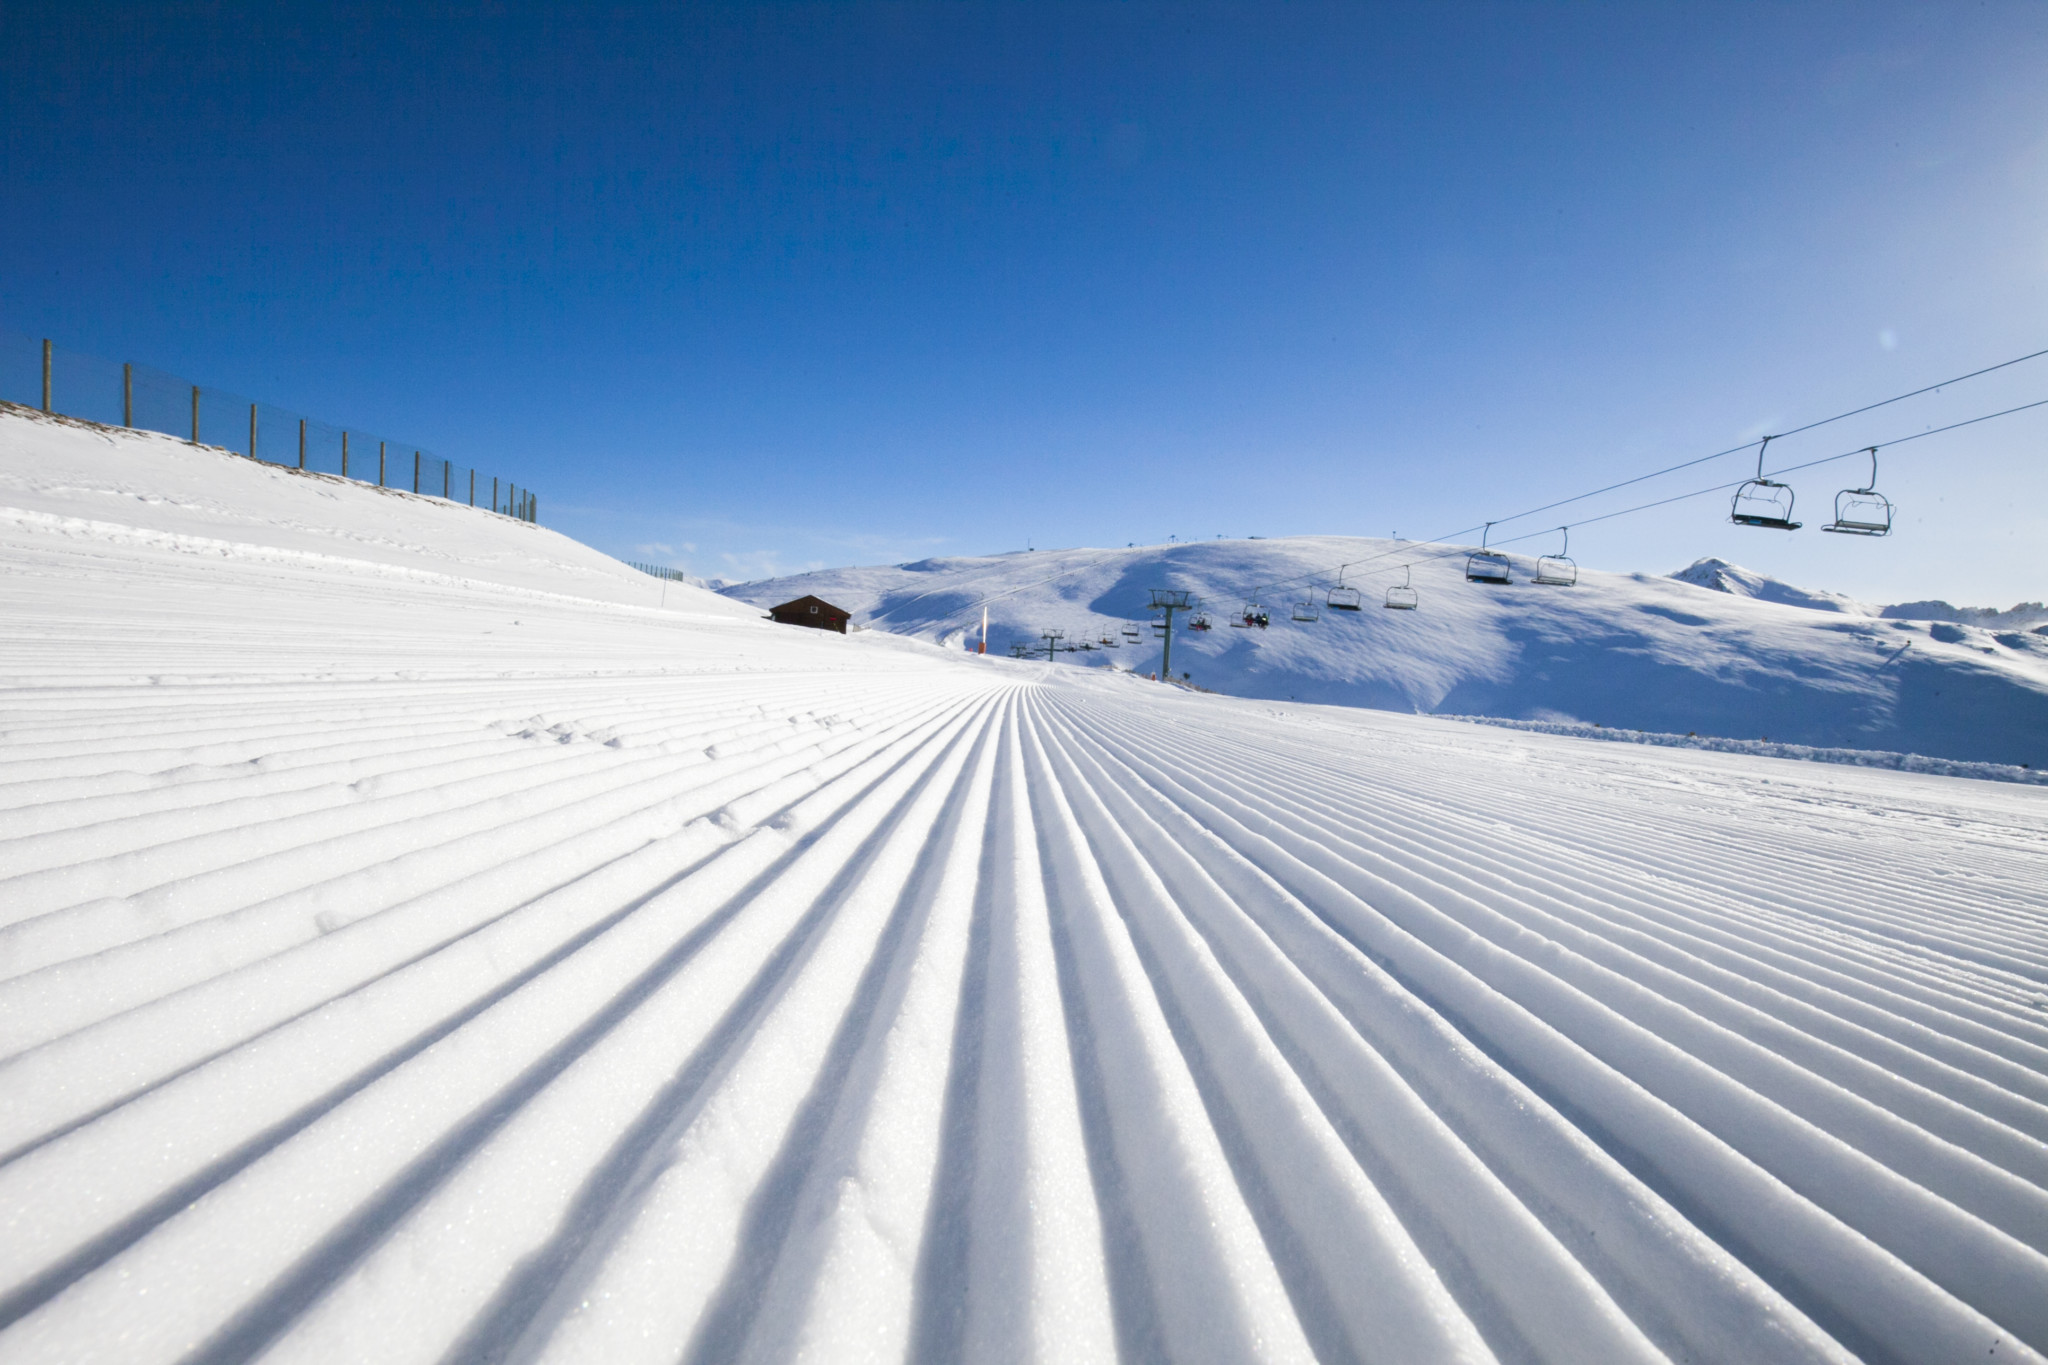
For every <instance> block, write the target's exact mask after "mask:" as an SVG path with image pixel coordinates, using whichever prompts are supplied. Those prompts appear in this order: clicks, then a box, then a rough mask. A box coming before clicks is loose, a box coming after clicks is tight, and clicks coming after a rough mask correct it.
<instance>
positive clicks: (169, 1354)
mask: <svg viewBox="0 0 2048 1365" xmlns="http://www.w3.org/2000/svg"><path fill="white" fill-rule="evenodd" d="M173 457H174V456H173V455H171V454H165V455H164V456H163V457H162V458H164V459H166V460H168V459H171V458H173ZM152 458H156V456H155V455H154V454H153V455H152ZM176 458H186V457H184V456H176ZM193 458H196V457H193ZM140 467H141V468H143V469H144V470H145V472H147V470H149V469H151V468H154V467H153V466H147V465H144V466H140ZM194 468H195V469H197V466H196V465H195V466H194ZM204 472H205V471H200V473H204ZM230 472H232V473H233V474H234V477H235V478H242V477H243V474H242V473H241V472H237V471H230ZM258 475H262V477H264V478H268V475H264V474H263V472H262V471H260V470H259V471H256V472H255V473H254V474H251V475H249V477H251V478H255V477H257V476H258ZM136 477H138V478H140V477H141V476H140V475H137V476H136ZM193 477H194V478H195V479H196V478H198V477H199V474H194V475H193ZM206 477H208V478H211V477H213V476H212V475H211V474H207V475H206ZM223 477H225V476H223ZM272 482H276V481H274V480H273V481H272ZM263 487H264V488H269V487H270V485H269V484H267V483H266V484H265V485H263ZM278 488H279V489H281V490H282V491H281V492H276V496H278V497H279V498H283V497H285V496H287V495H291V496H296V495H297V493H296V490H295V489H294V488H293V487H288V486H286V485H285V484H283V483H279V484H278ZM259 491H260V490H259ZM273 491H275V490H273ZM345 491H346V490H345ZM53 496H54V495H53ZM322 496H325V495H324V494H323V495H322ZM187 505H190V504H189V501H188V503H181V504H179V506H187ZM282 505H283V504H280V506H282ZM321 510H322V512H323V514H325V515H327V516H329V517H330V518H333V517H335V516H338V515H339V513H337V512H336V511H335V509H332V508H322V509H321ZM342 510H343V511H345V510H346V509H342ZM401 510H406V509H401ZM431 510H432V509H430V511H431ZM458 513H466V509H447V514H448V515H450V516H454V515H456V514H458ZM414 514H415V513H414V512H411V511H407V515H414ZM432 514H433V515H436V516H438V515H441V512H439V511H432ZM181 515H182V513H181ZM223 515H225V514H223ZM278 515H279V517H280V518H282V516H283V513H279V514H278ZM395 515H396V514H395V513H392V514H388V515H387V513H386V511H385V510H384V509H378V516H380V517H385V520H382V521H375V522H373V521H371V520H369V519H367V518H366V519H365V520H364V522H363V526H362V528H361V542H362V543H363V544H368V545H383V544H386V543H387V542H388V541H390V540H391V539H392V537H394V536H396V535H397V532H395V531H393V530H392V529H391V527H392V525H394V524H395V523H393V522H391V521H390V517H391V516H395ZM417 515H419V516H426V515H428V513H426V512H419V513H417ZM344 519H345V518H344ZM277 524H278V525H280V526H282V525H285V524H286V523H285V522H284V521H283V520H279V521H278V523H277ZM479 525H483V524H482V523H479ZM509 525H510V524H509V523H508V526H509ZM467 526H468V524H467V523H464V524H463V526H461V527H457V528H456V529H457V530H464V528H465V527H467ZM96 528H97V529H96ZM147 529H148V528H143V530H135V529H134V528H122V527H118V526H117V527H115V528H114V531H112V532H109V531H106V530H105V524H104V523H103V522H99V521H89V520H83V519H74V520H72V521H64V520H62V519H61V518H60V517H58V516H57V515H56V514H54V513H52V514H49V515H48V516H45V517H44V518H43V520H42V521H35V520H34V519H30V520H28V521H24V522H23V523H22V524H21V526H19V527H16V528H14V529H12V530H10V529H7V527H6V526H0V569H4V570H5V572H6V574H7V575H8V578H7V582H8V592H7V594H6V595H5V596H4V597H0V633H4V634H0V638H4V639H5V641H6V654H5V657H4V659H0V1362H7V1365H14V1362H28V1361H34V1362H41V1361H64V1362H76V1361H120V1362H124V1363H126V1362H137V1361H152V1362H153V1361H194V1362H199V1361H205V1362H231V1361H244V1360H256V1359H262V1360H269V1361H308V1362H316V1361H317V1362H329V1361H337V1360H364V1361H376V1362H379V1363H380V1365H384V1363H386V1362H406V1361H418V1362H434V1361H447V1362H468V1361H500V1360H503V1361H550V1362H571V1361H573V1362H604V1363H605V1365H612V1363H613V1362H636V1361H650V1362H651V1361H663V1362H673V1361H687V1362H712V1361H729V1360H732V1361H737V1360H745V1361H763V1362H766V1361H783V1360H813V1361H833V1362H836V1361H850V1360H876V1361H891V1360H913V1361H920V1362H923V1361H983V1360H1025V1359H1038V1360H1047V1361H1062V1362H1065V1361H1091V1360H1114V1359H1122V1360H1133V1361H1141V1360H1172V1361H1218V1362H1222V1361H1250V1360H1260V1361H1288V1360H1303V1361H1305V1360H1310V1359H1318V1360H1327V1361H1346V1360H1363V1361H1385V1362H1415V1361H1435V1360H1487V1359H1498V1360H1501V1361H1508V1362H1530V1361H1548V1362H1576V1361H1592V1360H1597V1361H1603V1362H1605V1361H1654V1360H1674V1361H1726V1362H1780V1361H1807V1360H1844V1359H1849V1358H1852V1357H1861V1358H1863V1359H1866V1360H1871V1361H1899V1362H1919V1361H1947V1360H1956V1361H1963V1360H2014V1359H2017V1360H2029V1359H2033V1360H2039V1359H2041V1358H2042V1355H2041V1353H2042V1352H2043V1351H2044V1350H2048V1255H2044V1252H2048V857H2044V855H2048V793H2044V792H2042V791H2041V790H2039V789H2038V788H2032V787H2020V786H2014V785H2008V784H1996V783H1976V782H1967V781H1961V780H1956V779H1947V778H1935V777H1926V776H1919V775H1914V774H1906V773H1894V772H1881V771H1870V770H1862V769H1849V768H1824V767H1819V766H1817V765H1807V764H1793V763H1783V762H1775V761H1771V760H1762V759H1756V758H1751V757H1746V756H1740V755H1722V754H1712V753H1700V752H1690V751H1680V750H1645V749H1637V748H1635V747H1634V746H1624V745H1603V744H1599V743H1591V742H1584V741H1577V740H1572V739H1566V738H1560V737H1557V736H1551V735H1541V734H1524V733H1519V732H1514V731H1506V730H1497V729H1482V728H1478V727H1471V726H1463V725H1459V724H1456V723H1453V722H1446V721H1436V720H1430V719H1427V718H1420V717H1407V716H1393V715H1387V714H1384V713H1372V712H1345V711H1340V710H1336V709H1324V708H1308V707H1286V706H1273V705H1266V704H1258V703H1247V702H1241V701H1233V700H1230V699H1227V698H1219V697H1204V696H1195V695H1190V694H1186V693H1182V692H1179V691H1177V690H1175V689H1170V688H1163V687H1159V686H1156V685H1149V684H1145V683H1142V682H1139V681H1137V680H1134V679H1131V678H1128V677H1106V676H1101V675H1083V674H1081V673H1080V672H1079V671H1077V670H1070V669H1065V668H1058V667H1050V668H1049V667H1047V666H1044V665H1039V664H1022V663H1012V662H1011V661H1008V660H993V659H979V660H969V659H961V658H958V657H949V656H947V655H943V654H941V653H939V652H937V651H935V650H932V649H929V648H926V647H924V646H919V645H913V644H908V643H904V642H901V641H891V640H888V639H886V638H883V637H880V636H878V635H864V636H853V637H848V638H841V637H838V636H822V635H820V634H818V633H817V632H806V631H795V630H787V629H782V628H776V627H771V626H768V625H766V624H764V623H762V622H759V621H756V620H752V619H745V618H744V617H743V616H741V615H737V614H735V613H736V612H738V611H739V610H740V609H737V608H734V607H732V606H731V604H727V603H718V602H716V601H715V600H713V599H709V598H708V597H703V595H698V596H696V597H693V596H690V595H689V590H687V589H682V590H680V591H681V593H682V596H681V597H680V599H679V600H680V601H681V602H682V604H683V605H682V609H681V610H680V611H679V610H678V609H677V607H676V600H669V601H668V603H667V607H666V609H663V608H661V607H660V606H658V605H657V604H656V603H655V602H653V601H649V602H647V603H646V604H645V605H635V601H636V599H632V598H630V597H628V596H626V595H625V594H628V593H630V592H652V591H655V590H657V589H658V588H659V585H656V587H655V588H649V587H646V586H645V585H642V584H639V583H635V582H632V581H631V580H630V579H629V578H623V577H622V578H620V579H618V581H617V584H616V585H615V586H616V587H617V591H618V592H619V593H620V594H621V596H620V597H619V598H618V599H617V600H615V601H613V602H610V603H604V602H598V601H589V600H585V601H576V600H572V599H569V598H565V597H550V596H545V595H543V594H541V593H540V592H539V591H538V590H537V589H534V588H533V587H532V586H531V584H530V583H526V584H517V585H508V584H502V583H501V584H499V585H497V586H493V585H492V584H491V583H489V582H480V581H474V580H471V579H467V578H465V577H463V576H462V575H461V574H451V573H443V572H439V571H437V573H436V574H434V575H428V574H425V573H424V572H422V573H420V574H414V575H411V576H409V577H408V576H406V575H399V574H394V573H392V572H390V570H389V566H388V565H379V564H374V563H370V562H368V561H362V560H352V559H348V558H346V557H339V556H327V557H324V558H323V557H320V556H316V555H313V554H311V553H310V552H307V553H304V554H300V555H299V558H297V559H290V558H287V559H279V558H278V557H277V555H275V554H271V553H269V552H268V551H265V552H263V553H256V552H251V553H248V554H244V553H242V549H244V548H247V547H240V546H238V544H237V543H234V542H230V541H227V540H225V539H222V538H219V537H214V538H212V539H208V540H205V541H204V542H203V543H201V542H199V541H196V540H190V539H180V538H179V535H180V534H182V533H177V534H174V533H173V532H170V531H164V532H157V531H149V532H148V534H144V531H146V530H147ZM470 531H474V534H475V535H476V536H477V538H478V539H477V546H478V549H476V550H475V551H474V552H473V553H474V554H475V555H476V556H477V557H478V562H479V563H482V562H485V560H486V559H488V558H489V556H491V555H496V554H497V553H498V550H497V549H493V548H492V547H493V546H497V545H498V544H499V542H497V541H491V540H490V539H489V536H491V535H497V534H499V533H498V532H497V531H496V530H493V529H491V528H489V527H488V526H485V527H484V529H483V530H475V528H469V529H468V530H465V531H464V533H465V534H467V533H469V532H470ZM116 532H118V534H116ZM373 532H374V533H375V534H374V535H373V534H372V533H373ZM295 534H296V533H295ZM505 534H506V536H507V537H511V536H517V537H519V539H516V540H514V539H510V538H507V539H505V540H504V541H503V547H509V548H506V549H505V553H506V554H507V555H512V554H514V553H515V552H516V553H519V554H532V555H535V556H538V555H540V554H541V552H543V551H546V552H547V553H550V554H558V555H559V556H560V557H561V561H562V562H564V563H570V564H572V566H573V565H574V564H576V563H582V562H583V561H578V560H575V559H574V558H573V555H574V553H575V547H572V546H569V545H568V544H567V543H566V542H559V538H556V540H554V541H550V540H547V539H545V538H544V534H543V533H541V532H538V531H535V530H533V529H532V528H524V527H515V528H513V529H512V530H511V531H509V532H506V533H505ZM376 535H382V536H384V537H385V540H384V541H378V540H376V539H375V536H376ZM558 542H559V543H558ZM223 546H224V547H225V548H222V547H223ZM503 547H501V548H503ZM380 552H381V551H380ZM295 553H297V552H295ZM366 553H367V551H366ZM394 553H396V552H394ZM583 553H584V554H585V558H586V559H589V560H590V562H589V563H587V564H585V565H584V567H583V568H582V569H579V570H577V572H583V573H587V574H588V575H589V576H590V577H591V579H592V581H594V582H600V583H608V582H611V580H609V579H606V578H604V574H605V573H607V572H608V570H606V569H605V566H604V565H603V564H601V563H597V562H595V559H594V557H591V556H589V555H588V552H583ZM423 562H424V561H423ZM520 562H521V563H526V562H527V561H520ZM529 569H530V572H531V574H532V576H533V577H534V578H535V579H537V580H540V579H544V578H545V576H546V574H547V573H548V572H552V571H551V570H548V569H547V567H546V565H545V564H541V563H538V561H535V562H534V563H533V564H531V565H529ZM527 571H528V570H522V572H527ZM479 572H481V570H479ZM647 582H648V583H650V584H651V583H652V582H653V580H647ZM700 599H701V600H700ZM721 612H723V613H724V614H723V615H721V614H720V613H721Z"/></svg>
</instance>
